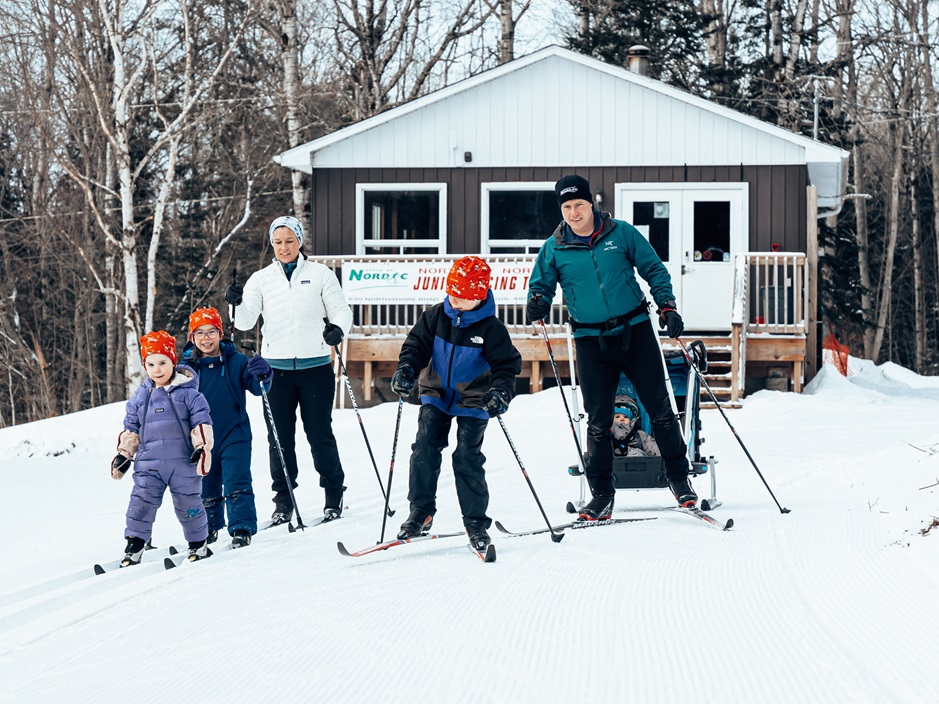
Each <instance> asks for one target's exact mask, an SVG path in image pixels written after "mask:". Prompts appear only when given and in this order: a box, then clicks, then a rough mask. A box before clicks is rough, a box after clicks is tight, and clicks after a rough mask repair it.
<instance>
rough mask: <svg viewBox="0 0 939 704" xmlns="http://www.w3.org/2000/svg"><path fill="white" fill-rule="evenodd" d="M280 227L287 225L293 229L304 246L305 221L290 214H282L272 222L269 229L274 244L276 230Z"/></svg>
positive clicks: (298, 240)
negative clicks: (302, 221)
mask: <svg viewBox="0 0 939 704" xmlns="http://www.w3.org/2000/svg"><path fill="white" fill-rule="evenodd" d="M278 227H286V228H289V229H291V230H293V234H295V235H296V236H297V242H299V243H300V246H301V247H302V246H303V223H301V222H300V221H299V220H297V219H296V218H295V217H292V216H290V215H281V216H280V217H279V218H277V219H276V220H275V221H274V222H272V223H271V226H270V228H269V229H268V231H267V236H268V238H270V240H271V244H274V230H276V229H277V228H278Z"/></svg>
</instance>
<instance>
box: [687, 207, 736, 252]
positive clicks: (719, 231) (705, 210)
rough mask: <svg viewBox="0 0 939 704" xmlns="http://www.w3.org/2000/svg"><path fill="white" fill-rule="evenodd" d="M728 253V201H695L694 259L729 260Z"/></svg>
mask: <svg viewBox="0 0 939 704" xmlns="http://www.w3.org/2000/svg"><path fill="white" fill-rule="evenodd" d="M730 254H731V252H730V203H729V202H727V201H726V200H721V201H704V200H697V201H695V203H694V260H695V261H696V262H729V261H730Z"/></svg>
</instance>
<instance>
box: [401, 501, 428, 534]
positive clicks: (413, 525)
mask: <svg viewBox="0 0 939 704" xmlns="http://www.w3.org/2000/svg"><path fill="white" fill-rule="evenodd" d="M432 525H434V517H433V516H431V515H430V514H429V513H426V512H424V511H418V510H417V509H414V510H412V511H411V515H410V516H408V520H406V521H405V522H404V523H402V524H401V530H399V531H398V540H407V539H408V538H413V537H415V536H418V535H424V534H425V533H427V531H429V530H430V527H431V526H432Z"/></svg>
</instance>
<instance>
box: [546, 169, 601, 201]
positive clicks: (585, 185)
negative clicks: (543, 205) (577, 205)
mask: <svg viewBox="0 0 939 704" xmlns="http://www.w3.org/2000/svg"><path fill="white" fill-rule="evenodd" d="M554 193H555V195H557V197H558V205H564V203H566V202H567V201H569V200H573V199H574V198H580V199H581V200H585V201H587V202H588V203H590V204H591V205H593V196H592V195H590V182H589V181H588V180H587V179H585V178H584V177H583V176H578V175H577V174H569V175H567V176H562V177H561V178H560V180H558V182H557V183H556V184H554Z"/></svg>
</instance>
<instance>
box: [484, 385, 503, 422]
mask: <svg viewBox="0 0 939 704" xmlns="http://www.w3.org/2000/svg"><path fill="white" fill-rule="evenodd" d="M482 408H483V410H484V411H485V412H486V413H488V414H489V417H490V418H495V417H496V416H501V415H502V414H503V413H505V412H506V411H507V410H509V395H508V393H506V392H505V391H504V390H503V389H489V391H487V392H486V393H485V394H483V398H482Z"/></svg>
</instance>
